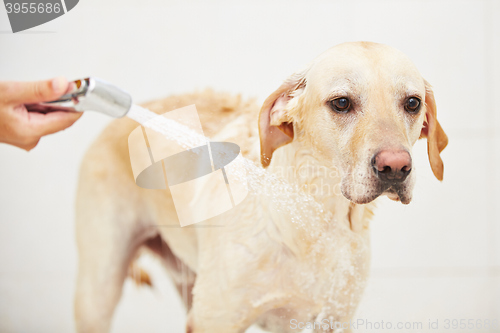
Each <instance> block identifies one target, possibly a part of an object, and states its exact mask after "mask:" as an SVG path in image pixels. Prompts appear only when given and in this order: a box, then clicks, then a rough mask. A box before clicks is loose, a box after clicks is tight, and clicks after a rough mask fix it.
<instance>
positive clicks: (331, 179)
mask: <svg viewBox="0 0 500 333" xmlns="http://www.w3.org/2000/svg"><path fill="white" fill-rule="evenodd" d="M268 171H269V172H271V173H273V174H275V175H276V176H278V177H283V178H284V179H286V180H287V181H288V182H289V183H290V184H292V185H296V186H298V187H299V188H300V189H301V190H302V191H303V192H304V193H306V194H307V195H309V196H311V197H312V198H314V200H315V201H316V202H317V203H319V204H320V205H321V209H322V211H321V213H320V214H319V215H322V216H320V221H321V222H320V223H321V224H322V225H321V228H323V231H326V232H328V231H329V230H333V229H332V228H331V225H332V224H334V223H344V224H346V225H348V227H349V228H350V229H351V230H352V231H354V232H358V233H363V234H365V233H366V234H367V233H368V221H369V218H370V217H371V216H372V212H371V208H372V206H373V205H372V204H368V205H358V204H354V203H352V202H350V201H349V200H348V199H346V198H345V197H344V196H343V195H342V193H341V190H340V181H341V175H340V173H339V172H338V170H335V169H332V168H329V167H326V166H325V165H324V164H322V163H321V162H320V161H319V160H318V159H317V158H315V157H314V154H313V153H312V151H311V149H308V148H307V147H305V146H304V145H303V144H302V143H301V142H298V141H295V140H294V141H293V142H292V143H290V144H288V145H286V146H283V147H281V148H279V149H277V150H276V151H275V152H274V154H273V158H272V160H271V164H270V165H269V167H268ZM302 219H305V220H306V222H308V220H311V219H312V218H311V216H303V217H302ZM273 220H274V222H275V224H276V225H277V227H278V228H279V229H283V228H285V229H289V228H292V226H291V224H290V216H288V215H287V214H275V215H274V216H273ZM307 226H308V224H307V223H305V225H304V226H303V227H304V228H305V230H303V232H304V233H307V232H308V231H309V230H307ZM287 231H288V230H287ZM294 238H295V237H294ZM313 238H314V237H312V239H309V240H307V242H308V243H309V242H314V239H313ZM299 239H303V236H302V233H301V236H300V237H299ZM293 241H294V242H296V241H297V239H294V240H293Z"/></svg>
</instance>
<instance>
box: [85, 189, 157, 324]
mask: <svg viewBox="0 0 500 333" xmlns="http://www.w3.org/2000/svg"><path fill="white" fill-rule="evenodd" d="M83 197H84V198H85V200H82V199H80V198H79V200H78V201H77V214H76V218H77V221H76V222H77V223H76V229H77V230H76V231H77V245H78V252H79V264H78V277H77V286H76V295H75V319H76V328H77V332H79V333H104V332H108V331H109V330H110V325H111V320H112V316H113V312H114V309H115V307H116V305H117V304H118V301H119V300H120V297H121V293H122V287H123V283H124V280H125V278H126V277H127V271H128V268H129V265H130V263H131V260H132V259H133V258H134V256H135V253H136V251H137V249H138V248H139V246H140V245H141V243H142V242H144V241H145V240H146V239H147V238H148V232H149V230H148V228H145V227H141V224H140V223H138V222H137V221H136V219H137V218H136V216H137V214H136V212H135V207H132V206H133V205H128V206H127V205H122V204H123V203H122V204H120V200H119V199H117V198H116V196H114V198H115V199H116V200H111V202H113V203H114V204H111V203H110V194H106V199H105V200H99V198H98V197H97V198H96V196H95V195H94V197H89V195H84V196H83ZM150 229H151V232H156V231H155V230H154V229H153V228H150Z"/></svg>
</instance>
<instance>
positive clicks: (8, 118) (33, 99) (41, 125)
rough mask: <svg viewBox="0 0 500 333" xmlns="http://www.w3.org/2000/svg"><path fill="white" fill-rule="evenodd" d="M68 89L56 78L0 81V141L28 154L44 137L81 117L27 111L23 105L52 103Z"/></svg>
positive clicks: (64, 81) (62, 80) (68, 112)
mask: <svg viewBox="0 0 500 333" xmlns="http://www.w3.org/2000/svg"><path fill="white" fill-rule="evenodd" d="M71 89H72V86H71V83H69V82H68V81H67V80H66V79H65V78H62V77H58V78H54V79H51V80H46V81H36V82H0V142H3V143H8V144H11V145H14V146H16V147H19V148H22V149H25V150H27V151H30V150H31V149H33V148H34V147H35V146H36V145H37V144H38V141H40V138H41V137H42V136H44V135H48V134H52V133H55V132H59V131H62V130H63V129H65V128H68V127H69V126H71V125H73V123H74V122H75V121H77V120H78V118H80V117H81V116H82V113H81V112H74V111H52V112H48V113H39V112H28V110H27V109H26V107H25V104H29V103H41V102H48V101H51V100H55V99H57V98H59V97H60V96H62V95H64V94H65V93H67V92H69V91H70V90H71Z"/></svg>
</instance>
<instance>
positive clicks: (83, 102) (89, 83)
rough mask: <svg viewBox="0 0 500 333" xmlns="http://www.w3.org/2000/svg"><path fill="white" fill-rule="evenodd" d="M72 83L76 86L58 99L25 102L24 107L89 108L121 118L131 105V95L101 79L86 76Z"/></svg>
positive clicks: (50, 108) (32, 108) (35, 108)
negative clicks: (31, 102) (43, 101)
mask: <svg viewBox="0 0 500 333" xmlns="http://www.w3.org/2000/svg"><path fill="white" fill-rule="evenodd" d="M73 83H74V85H75V87H76V88H75V89H74V90H73V91H71V92H69V93H67V94H65V95H63V96H61V97H60V98H59V99H57V100H55V101H50V102H45V103H40V104H27V105H26V108H27V109H28V111H33V112H51V111H59V110H63V111H64V110H68V111H79V112H83V111H89V110H91V111H97V112H100V113H104V114H107V115H109V116H111V117H114V118H121V117H123V116H125V115H126V114H127V113H128V111H129V110H130V108H131V106H132V97H131V96H130V95H129V94H128V93H126V92H125V91H123V90H121V89H120V88H117V87H116V86H114V85H112V84H110V83H107V82H105V81H103V80H100V79H96V78H93V77H88V78H85V79H81V80H76V81H73Z"/></svg>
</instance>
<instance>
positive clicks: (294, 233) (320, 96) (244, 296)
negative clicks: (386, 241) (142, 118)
mask: <svg viewBox="0 0 500 333" xmlns="http://www.w3.org/2000/svg"><path fill="white" fill-rule="evenodd" d="M190 104H195V105H196V107H197V109H198V112H199V114H200V119H201V122H202V124H203V126H204V131H205V134H206V135H209V136H211V137H212V138H215V139H217V140H219V141H230V142H234V143H237V144H238V145H239V146H240V147H241V149H242V153H243V156H246V157H247V158H249V159H253V160H254V161H257V162H258V161H260V163H261V164H262V166H263V167H264V168H266V169H267V173H268V174H273V175H276V177H279V178H284V179H286V180H287V181H288V182H289V183H290V184H293V185H294V186H296V187H297V188H299V189H300V191H303V192H304V193H306V194H307V195H309V196H310V197H313V198H314V199H315V201H316V202H318V203H319V204H321V207H322V208H321V210H316V211H314V213H310V214H309V213H308V211H307V210H301V209H297V207H290V209H286V207H285V209H283V204H284V205H285V206H286V202H287V201H286V200H285V201H284V203H283V202H281V206H280V204H278V203H277V202H276V201H273V200H272V198H271V197H270V195H269V194H264V193H262V194H258V193H257V194H256V193H250V194H249V195H248V196H247V198H246V199H245V200H244V201H243V202H241V203H240V204H239V205H238V206H236V207H235V208H233V209H232V210H230V211H228V212H226V213H224V214H222V215H219V216H217V217H214V218H212V219H210V220H208V221H205V222H203V223H201V224H203V226H204V227H197V226H198V225H194V226H193V227H184V228H180V227H172V225H177V226H178V224H177V221H178V219H177V215H176V212H175V208H174V205H173V202H172V199H171V196H170V194H169V192H168V190H167V191H165V190H147V189H142V188H139V187H138V186H137V185H136V184H135V182H134V178H133V175H132V170H131V166H130V160H129V155H128V147H127V137H128V135H129V134H130V132H131V131H132V130H133V129H134V128H135V127H137V126H138V125H137V123H134V122H133V121H131V120H129V119H119V120H116V121H114V122H113V123H112V124H111V125H110V126H109V127H108V128H107V129H106V130H105V131H104V132H103V133H102V135H101V136H100V138H99V139H98V140H97V141H96V142H95V143H94V144H93V146H92V147H91V149H90V150H89V151H88V153H87V154H86V156H85V159H84V162H83V165H82V169H81V176H80V185H79V190H78V199H77V241H78V249H79V268H78V281H77V290H76V300H75V311H76V323H77V329H78V332H80V333H83V332H108V331H109V329H110V323H111V319H112V315H113V311H114V308H115V307H116V305H117V303H118V301H119V299H120V295H121V291H122V286H123V283H124V280H125V279H126V277H127V275H128V270H129V267H130V265H131V263H132V262H133V261H134V259H135V258H136V256H137V253H138V251H139V250H140V249H144V248H145V249H148V250H150V251H152V252H153V253H155V254H156V255H157V256H158V257H159V258H161V259H162V262H163V263H164V265H165V267H166V268H167V271H168V272H169V274H170V275H171V277H172V279H173V281H174V283H175V284H176V285H177V287H178V289H179V291H180V292H181V293H182V294H183V296H184V297H183V300H184V303H185V305H186V307H187V310H188V322H187V325H186V331H187V332H191V333H201V332H208V333H228V332H244V331H245V330H246V329H247V328H248V327H249V326H250V325H252V324H253V323H258V324H259V325H260V326H261V327H263V328H264V329H266V330H268V331H271V332H297V331H300V329H302V328H304V327H306V328H311V329H312V330H313V331H317V332H320V331H321V332H323V331H329V332H346V331H349V330H350V327H349V326H348V325H347V322H348V321H349V320H350V319H351V317H352V316H353V314H354V311H355V309H356V306H357V304H358V303H359V300H360V297H361V294H362V292H363V289H364V286H365V283H366V278H367V274H368V271H369V260H370V250H369V219H370V217H371V216H372V212H371V209H372V207H373V206H372V205H373V201H374V200H375V199H376V198H377V197H379V196H381V195H387V196H388V197H389V198H391V199H393V200H397V201H401V202H402V203H403V204H408V203H410V201H411V199H412V189H413V186H414V183H415V172H414V167H413V160H412V159H413V156H412V150H411V149H412V146H413V144H414V143H415V142H416V141H417V140H418V139H419V138H426V139H427V143H428V156H429V160H430V164H431V167H432V171H433V172H434V175H435V176H436V178H437V179H439V180H442V178H443V163H442V160H441V158H440V152H441V151H442V150H443V149H444V148H445V146H446V145H447V142H448V139H447V137H446V134H445V133H444V131H443V130H442V128H441V126H440V125H439V123H438V121H437V119H436V103H435V101H434V96H433V93H432V90H431V87H430V85H429V84H428V83H427V82H426V81H425V80H424V79H423V78H422V77H421V76H420V74H419V72H418V70H417V69H416V68H415V66H414V65H413V64H412V62H411V61H410V60H409V59H408V58H407V57H406V56H405V55H404V54H402V53H401V52H399V51H397V50H395V49H393V48H391V47H388V46H385V45H380V44H375V43H369V42H357V43H346V44H341V45H338V46H336V47H333V48H331V49H329V50H328V51H326V52H325V53H323V54H321V55H320V56H319V57H318V58H316V59H315V60H313V61H312V62H311V63H310V64H309V65H308V66H307V67H306V68H304V69H303V70H302V71H299V72H297V73H295V74H293V75H292V76H290V77H289V78H288V79H287V80H286V81H285V82H284V83H283V84H282V85H281V86H280V87H279V88H278V89H277V90H276V91H275V92H273V93H272V94H271V95H270V96H269V97H268V98H267V99H266V100H265V102H264V104H263V106H262V108H261V109H260V113H259V112H258V108H257V107H256V105H255V104H254V103H253V102H251V101H244V100H242V99H241V98H240V97H239V96H230V95H226V94H217V93H213V92H211V91H206V92H203V93H197V94H190V95H180V96H172V97H169V98H167V99H164V100H160V101H156V102H152V103H150V104H147V105H146V107H147V108H149V109H151V110H153V111H155V112H157V113H164V112H167V111H170V110H174V109H176V108H180V107H183V106H186V105H190ZM271 196H272V195H271ZM200 200H201V202H200V203H199V206H198V207H203V205H204V203H203V202H202V201H203V198H202V199H200ZM292 203H293V201H292ZM207 204H208V203H205V205H207ZM212 204H213V203H212ZM293 205H294V206H295V203H294V204H293ZM299 206H300V205H299ZM292 208H294V209H292ZM199 209H203V208H199ZM221 225H222V226H223V227H220V226H221ZM210 226H213V227H210ZM216 226H218V227H216ZM143 280H147V277H146V276H145V275H144V276H143Z"/></svg>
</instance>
